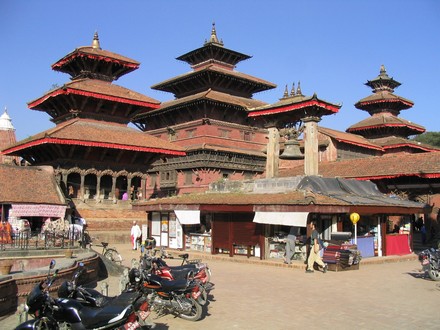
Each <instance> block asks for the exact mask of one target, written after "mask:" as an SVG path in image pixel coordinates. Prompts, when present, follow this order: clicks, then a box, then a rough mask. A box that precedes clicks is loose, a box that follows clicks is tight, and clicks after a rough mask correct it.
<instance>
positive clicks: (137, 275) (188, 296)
mask: <svg viewBox="0 0 440 330" xmlns="http://www.w3.org/2000/svg"><path fill="white" fill-rule="evenodd" d="M128 277H129V284H128V285H129V287H130V288H131V289H134V290H139V291H141V292H142V293H143V294H144V295H146V296H147V299H148V302H149V304H150V306H151V310H154V311H156V312H157V314H158V315H163V314H168V313H171V314H175V315H177V316H178V317H180V318H182V319H184V320H188V321H198V320H200V319H201V317H202V314H203V310H202V306H201V305H200V304H199V303H198V302H197V299H198V298H199V296H200V295H201V292H200V290H199V289H198V282H197V281H195V280H194V278H193V275H192V273H189V274H188V278H187V279H179V280H167V279H163V278H161V277H159V276H157V275H155V274H151V273H149V272H148V271H147V270H142V269H141V270H140V269H138V268H132V269H131V270H130V272H129V274H128Z"/></svg>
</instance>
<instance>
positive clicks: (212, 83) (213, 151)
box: [133, 24, 276, 196]
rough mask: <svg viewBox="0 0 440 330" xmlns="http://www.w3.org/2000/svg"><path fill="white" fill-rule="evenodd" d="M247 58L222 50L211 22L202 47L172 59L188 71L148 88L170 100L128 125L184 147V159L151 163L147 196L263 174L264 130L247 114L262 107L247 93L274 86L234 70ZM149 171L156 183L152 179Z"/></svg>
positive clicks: (193, 189)
mask: <svg viewBox="0 0 440 330" xmlns="http://www.w3.org/2000/svg"><path fill="white" fill-rule="evenodd" d="M249 58H250V56H248V55H245V54H242V53H239V52H236V51H233V50H230V49H227V48H225V47H224V44H223V42H222V41H221V40H219V39H218V38H217V33H216V29H215V25H214V24H213V26H212V31H211V36H210V39H209V40H207V41H205V43H204V45H203V47H201V48H198V49H195V50H193V51H190V52H189V53H186V54H184V55H182V56H179V57H178V58H177V59H178V60H181V61H184V62H186V63H188V64H189V65H191V68H192V71H190V72H188V73H185V74H182V75H179V76H177V77H174V78H171V79H169V80H166V81H163V82H161V83H158V84H156V85H154V86H152V88H153V89H156V90H161V91H166V92H170V93H173V94H174V96H175V99H174V100H172V101H167V102H163V103H162V105H161V107H160V108H159V109H154V110H151V111H149V112H146V113H140V114H138V115H136V116H135V117H134V118H133V122H134V123H135V125H137V126H138V127H139V128H140V129H142V130H143V131H145V132H148V133H149V134H151V135H153V136H156V137H160V138H162V139H164V140H169V141H172V142H173V143H176V144H179V145H181V146H184V147H186V152H187V155H186V156H185V157H178V158H174V159H171V160H169V159H167V160H166V161H158V162H155V163H154V164H153V167H152V168H151V169H150V170H149V172H150V173H151V174H152V178H153V180H151V182H150V184H149V188H150V192H151V194H153V195H157V196H161V195H162V196H163V195H170V194H171V195H172V194H176V193H178V194H181V193H186V192H191V191H202V190H206V189H207V188H208V184H209V183H210V182H213V181H217V180H221V179H236V180H239V179H243V178H254V177H256V176H258V175H259V174H261V173H263V172H264V170H265V162H266V155H265V154H264V150H265V147H266V143H267V141H266V136H267V131H266V130H265V129H263V128H258V127H256V126H255V124H254V123H253V120H252V119H249V118H248V111H247V110H248V109H250V108H255V107H259V106H262V105H265V104H266V103H264V102H262V101H258V100H255V99H253V98H252V97H253V94H255V93H257V92H261V91H266V90H269V89H272V88H275V87H276V85H274V84H272V83H270V82H267V81H265V80H262V79H259V78H255V77H253V76H250V75H247V74H244V73H241V72H238V71H236V70H235V67H236V65H237V64H238V63H239V62H241V61H243V60H246V59H249ZM155 173H157V174H158V175H159V177H160V179H158V180H154V174H155Z"/></svg>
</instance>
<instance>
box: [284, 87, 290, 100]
mask: <svg viewBox="0 0 440 330" xmlns="http://www.w3.org/2000/svg"><path fill="white" fill-rule="evenodd" d="M286 97H289V91H288V90H287V85H286V88H284V94H283V98H286Z"/></svg>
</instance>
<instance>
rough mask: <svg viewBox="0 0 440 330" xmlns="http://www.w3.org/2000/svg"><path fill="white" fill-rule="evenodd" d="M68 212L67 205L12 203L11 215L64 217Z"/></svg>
mask: <svg viewBox="0 0 440 330" xmlns="http://www.w3.org/2000/svg"><path fill="white" fill-rule="evenodd" d="M65 214H66V206H65V205H47V204H12V209H11V211H10V212H9V216H14V217H24V218H25V217H48V218H62V219H64V215H65Z"/></svg>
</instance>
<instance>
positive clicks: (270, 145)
mask: <svg viewBox="0 0 440 330" xmlns="http://www.w3.org/2000/svg"><path fill="white" fill-rule="evenodd" d="M268 132H269V134H268V135H269V136H268V138H269V141H268V142H267V158H266V178H267V179H271V178H276V177H278V168H279V162H280V158H279V155H280V133H279V131H278V129H277V128H276V127H275V126H271V127H269V128H268Z"/></svg>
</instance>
